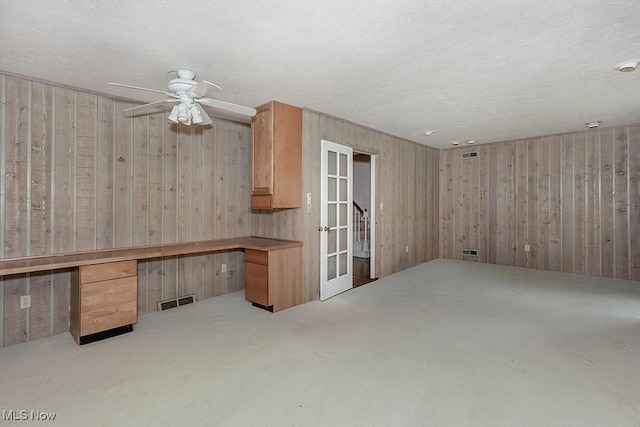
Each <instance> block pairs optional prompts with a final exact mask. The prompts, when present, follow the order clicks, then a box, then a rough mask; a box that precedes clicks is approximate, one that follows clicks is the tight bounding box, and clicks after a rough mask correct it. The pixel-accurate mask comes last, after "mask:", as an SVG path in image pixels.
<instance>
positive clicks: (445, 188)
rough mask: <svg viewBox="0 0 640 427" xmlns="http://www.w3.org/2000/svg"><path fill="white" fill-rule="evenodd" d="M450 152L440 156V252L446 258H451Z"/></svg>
mask: <svg viewBox="0 0 640 427" xmlns="http://www.w3.org/2000/svg"><path fill="white" fill-rule="evenodd" d="M448 153H449V152H445V153H444V154H443V155H441V156H440V162H439V163H440V164H439V173H440V180H439V189H438V191H439V192H440V194H442V195H443V197H442V202H441V203H440V204H439V206H438V211H439V212H440V218H439V222H438V227H440V235H441V237H440V239H439V240H440V242H439V250H440V254H441V256H446V257H448V258H450V255H449V234H448V233H449V224H450V220H449V215H448V214H449V210H448V204H447V202H449V201H450V200H451V191H450V189H449V169H450V165H449V157H448V156H447V154H448Z"/></svg>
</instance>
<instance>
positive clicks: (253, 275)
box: [244, 262, 270, 307]
mask: <svg viewBox="0 0 640 427" xmlns="http://www.w3.org/2000/svg"><path fill="white" fill-rule="evenodd" d="M244 266H245V275H244V277H245V278H244V297H245V299H246V300H247V301H251V302H255V303H258V304H260V305H263V306H265V307H267V306H269V305H270V304H269V271H268V267H267V266H266V265H261V264H254V263H252V262H245V264H244Z"/></svg>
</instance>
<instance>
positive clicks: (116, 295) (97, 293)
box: [80, 276, 138, 336]
mask: <svg viewBox="0 0 640 427" xmlns="http://www.w3.org/2000/svg"><path fill="white" fill-rule="evenodd" d="M80 286H81V289H80V307H81V309H80V312H81V315H80V336H84V335H89V334H93V333H96V332H101V331H106V330H108V329H113V328H117V327H120V326H125V325H130V324H133V323H136V321H137V308H138V297H137V292H138V278H137V277H136V276H133V277H124V278H121V279H112V280H104V281H102V282H93V283H83V284H81V285H80Z"/></svg>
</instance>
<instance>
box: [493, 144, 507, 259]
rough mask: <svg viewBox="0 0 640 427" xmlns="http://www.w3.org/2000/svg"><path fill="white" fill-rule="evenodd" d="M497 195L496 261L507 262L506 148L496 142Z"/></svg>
mask: <svg viewBox="0 0 640 427" xmlns="http://www.w3.org/2000/svg"><path fill="white" fill-rule="evenodd" d="M496 147H497V151H498V153H497V156H496V157H497V164H498V165H503V166H501V167H498V168H497V180H498V183H497V186H496V188H497V196H496V202H497V206H496V263H497V264H506V263H507V205H508V203H507V201H508V198H509V195H508V188H509V187H508V185H507V178H508V177H507V169H508V168H507V154H508V153H507V149H506V147H505V144H497V145H496Z"/></svg>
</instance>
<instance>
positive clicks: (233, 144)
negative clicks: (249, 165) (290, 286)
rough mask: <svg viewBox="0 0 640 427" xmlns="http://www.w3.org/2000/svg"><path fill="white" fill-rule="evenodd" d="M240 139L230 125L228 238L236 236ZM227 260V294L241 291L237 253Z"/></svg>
mask: <svg viewBox="0 0 640 427" xmlns="http://www.w3.org/2000/svg"><path fill="white" fill-rule="evenodd" d="M239 139H240V132H238V130H237V128H235V126H232V125H229V126H228V127H227V136H226V143H227V146H226V150H225V155H226V159H225V170H226V180H225V187H226V190H225V193H226V198H227V200H226V202H225V208H224V209H225V210H226V214H225V215H226V221H225V223H224V224H223V226H224V228H225V234H226V236H227V237H229V236H235V235H236V225H237V218H236V207H237V205H236V203H235V202H236V192H235V189H236V185H237V171H236V168H237V161H236V160H237V159H236V157H237V155H238V145H239ZM224 255H225V258H226V261H225V262H226V264H227V272H226V273H222V274H225V275H226V278H227V292H234V291H237V290H239V289H240V284H239V283H238V277H237V275H236V274H235V273H236V270H235V264H236V254H235V252H227V253H225V254H224Z"/></svg>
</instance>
